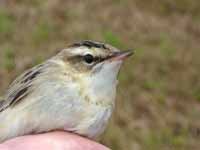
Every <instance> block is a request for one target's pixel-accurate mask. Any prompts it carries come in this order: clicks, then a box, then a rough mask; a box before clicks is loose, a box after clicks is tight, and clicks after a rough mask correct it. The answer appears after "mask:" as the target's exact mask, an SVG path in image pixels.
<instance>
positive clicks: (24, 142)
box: [0, 131, 109, 150]
mask: <svg viewBox="0 0 200 150" xmlns="http://www.w3.org/2000/svg"><path fill="white" fill-rule="evenodd" d="M36 149H37V150H109V149H108V148H107V147H105V146H103V145H101V144H99V143H96V142H94V141H91V140H89V139H87V138H84V137H80V136H78V135H75V134H71V133H66V132H60V131H56V132H51V133H44V134H38V135H28V136H22V137H17V138H14V139H11V140H8V141H6V142H4V143H2V144H0V150H36Z"/></svg>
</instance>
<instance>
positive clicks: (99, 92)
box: [0, 40, 133, 143]
mask: <svg viewBox="0 0 200 150" xmlns="http://www.w3.org/2000/svg"><path fill="white" fill-rule="evenodd" d="M132 54H133V51H132V50H127V51H120V50H119V49H117V48H115V47H113V46H111V45H110V44H106V43H103V42H96V41H92V40H83V41H79V42H75V43H73V44H70V45H69V46H67V47H66V48H65V49H62V50H60V51H59V52H58V53H57V54H56V55H54V56H52V57H51V58H49V59H47V60H46V61H44V62H43V63H41V64H39V65H36V66H34V67H33V68H31V69H28V70H27V71H25V72H24V73H22V75H20V76H19V77H17V78H16V79H15V80H14V81H13V82H12V83H11V84H10V86H9V87H8V90H7V91H6V92H5V95H4V96H3V99H2V100H0V143H2V142H4V141H6V140H9V139H12V138H15V137H18V136H24V135H29V134H39V133H45V132H50V131H55V130H63V131H67V132H72V133H75V134H78V135H80V136H84V137H87V138H89V139H94V140H95V139H96V138H97V137H99V135H101V134H102V133H103V132H104V130H105V128H106V126H107V124H108V122H109V120H110V118H111V115H112V112H113V110H114V108H115V101H116V100H115V99H116V94H117V85H118V79H117V77H118V74H119V71H120V68H121V66H122V64H123V62H124V60H125V59H126V58H127V57H129V56H131V55H132Z"/></svg>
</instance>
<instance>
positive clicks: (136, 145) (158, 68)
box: [0, 0, 200, 150]
mask: <svg viewBox="0 0 200 150" xmlns="http://www.w3.org/2000/svg"><path fill="white" fill-rule="evenodd" d="M83 39H92V40H96V41H103V42H107V43H110V44H112V45H114V46H116V47H118V48H120V49H122V50H126V49H130V48H134V49H135V50H136V53H135V55H134V57H132V58H129V60H128V61H127V62H126V63H125V64H124V67H123V69H122V70H121V73H120V76H119V80H120V86H119V89H118V97H117V109H116V111H115V113H114V115H113V118H112V120H111V122H110V124H109V127H108V128H107V130H106V132H105V134H104V135H103V136H102V140H101V143H103V144H105V145H107V146H109V147H110V148H112V149H113V150H160V149H162V150H189V149H193V150H198V149H199V147H200V72H199V69H200V58H199V57H200V1H199V0H151V1H149V0H101V1H100V0H99V1H97V0H85V1H82V0H51V1H50V0H42V1H41V0H28V1H27V0H0V85H1V86H0V95H3V93H4V92H5V90H6V88H7V87H8V85H9V83H10V82H11V81H12V80H13V79H14V78H15V77H16V76H17V75H19V74H20V73H22V72H23V71H24V70H25V69H28V68H30V67H32V66H34V65H36V64H38V63H41V62H42V61H43V60H45V59H46V58H49V57H50V56H52V55H54V54H55V53H56V52H58V51H59V50H61V49H63V48H65V47H66V46H67V45H69V44H71V43H73V42H75V41H79V40H83Z"/></svg>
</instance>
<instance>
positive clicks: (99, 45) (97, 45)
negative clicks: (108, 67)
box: [71, 40, 106, 49]
mask: <svg viewBox="0 0 200 150" xmlns="http://www.w3.org/2000/svg"><path fill="white" fill-rule="evenodd" d="M71 46H72V47H80V46H86V47H88V48H92V47H95V48H103V49H106V46H105V44H103V43H100V42H94V41H89V40H86V41H81V42H77V43H74V44H72V45H71Z"/></svg>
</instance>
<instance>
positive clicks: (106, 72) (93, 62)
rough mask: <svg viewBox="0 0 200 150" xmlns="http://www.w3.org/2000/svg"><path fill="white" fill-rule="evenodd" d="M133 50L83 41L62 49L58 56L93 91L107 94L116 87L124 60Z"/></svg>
mask: <svg viewBox="0 0 200 150" xmlns="http://www.w3.org/2000/svg"><path fill="white" fill-rule="evenodd" d="M132 54H133V52H132V51H130V50H128V51H120V50H119V49H117V48H115V47H112V46H111V45H109V44H104V43H100V42H94V41H81V42H78V43H74V44H72V45H70V46H69V47H68V48H66V49H64V50H62V51H61V52H60V53H59V54H58V56H59V57H60V58H62V60H63V61H64V62H65V63H66V64H67V66H68V69H69V71H70V72H71V75H73V76H75V77H76V78H78V79H79V82H82V83H83V84H84V85H88V86H90V87H89V89H91V90H93V92H96V93H98V92H99V91H101V92H100V93H101V94H102V92H103V91H105V92H106V93H107V94H109V92H111V91H112V90H113V89H115V88H116V85H117V75H118V72H119V69H120V67H121V64H122V62H123V61H124V60H125V58H127V57H128V56H131V55H132Z"/></svg>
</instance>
